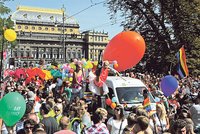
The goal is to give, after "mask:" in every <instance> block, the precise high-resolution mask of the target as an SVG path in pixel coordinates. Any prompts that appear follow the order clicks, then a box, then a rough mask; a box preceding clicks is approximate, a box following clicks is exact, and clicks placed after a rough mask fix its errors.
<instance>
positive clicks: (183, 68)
mask: <svg viewBox="0 0 200 134" xmlns="http://www.w3.org/2000/svg"><path fill="white" fill-rule="evenodd" d="M176 56H177V59H178V68H177V71H178V74H179V75H180V77H181V78H184V77H186V76H188V75H189V71H188V67H187V64H186V55H185V49H184V47H183V46H182V47H181V48H180V49H179V52H178V53H177V55H176Z"/></svg>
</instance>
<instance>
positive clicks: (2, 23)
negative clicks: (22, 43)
mask: <svg viewBox="0 0 200 134" xmlns="http://www.w3.org/2000/svg"><path fill="white" fill-rule="evenodd" d="M6 1H9V0H2V1H1V2H0V44H2V34H3V30H5V29H7V28H13V26H14V22H13V21H12V20H11V16H9V17H8V18H3V16H4V15H7V14H9V13H10V12H11V10H10V9H9V8H8V7H6V6H5V5H4V2H6ZM9 44H11V48H14V47H15V45H16V41H14V42H11V43H10V42H7V41H5V47H7V46H8V45H9ZM0 50H2V48H1V47H0Z"/></svg>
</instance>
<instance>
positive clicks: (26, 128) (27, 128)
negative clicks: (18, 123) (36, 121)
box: [25, 127, 33, 129]
mask: <svg viewBox="0 0 200 134" xmlns="http://www.w3.org/2000/svg"><path fill="white" fill-rule="evenodd" d="M25 129H33V127H25Z"/></svg>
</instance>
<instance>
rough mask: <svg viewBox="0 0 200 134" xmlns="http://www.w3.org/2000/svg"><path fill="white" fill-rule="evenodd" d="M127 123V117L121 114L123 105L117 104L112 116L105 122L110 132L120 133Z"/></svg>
mask: <svg viewBox="0 0 200 134" xmlns="http://www.w3.org/2000/svg"><path fill="white" fill-rule="evenodd" d="M126 125H127V119H126V118H125V117H124V114H123V107H122V106H120V105H117V106H116V108H115V109H114V116H113V117H111V118H110V119H109V120H108V122H107V127H108V130H109V132H110V134H122V132H123V130H124V128H125V127H126Z"/></svg>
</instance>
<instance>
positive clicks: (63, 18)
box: [62, 5, 66, 63]
mask: <svg viewBox="0 0 200 134" xmlns="http://www.w3.org/2000/svg"><path fill="white" fill-rule="evenodd" d="M62 12H63V13H62V35H63V38H62V42H63V49H64V51H63V52H64V54H63V56H64V57H63V63H66V47H65V7H64V5H63V7H62Z"/></svg>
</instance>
